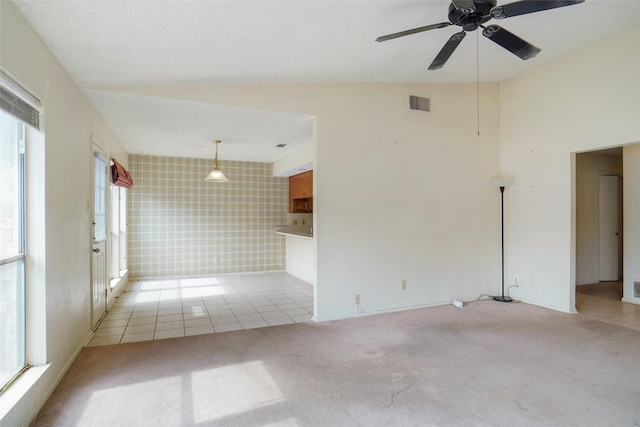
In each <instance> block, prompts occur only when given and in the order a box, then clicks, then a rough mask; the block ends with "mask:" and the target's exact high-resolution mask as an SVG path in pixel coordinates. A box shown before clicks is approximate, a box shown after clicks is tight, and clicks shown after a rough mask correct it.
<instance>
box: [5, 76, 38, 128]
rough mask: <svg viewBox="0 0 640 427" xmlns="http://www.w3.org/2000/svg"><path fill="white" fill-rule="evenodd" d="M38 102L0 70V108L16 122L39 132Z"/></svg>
mask: <svg viewBox="0 0 640 427" xmlns="http://www.w3.org/2000/svg"><path fill="white" fill-rule="evenodd" d="M40 104H41V102H40V100H38V99H37V98H36V97H34V96H33V95H31V94H30V93H29V92H28V91H27V90H26V89H24V88H23V87H22V86H21V85H20V84H19V83H17V82H16V81H15V80H13V79H12V78H11V77H9V76H8V75H7V74H6V73H5V72H4V71H2V70H0V108H2V109H3V110H4V111H6V112H7V113H9V114H11V115H12V116H13V117H15V118H17V119H18V120H20V121H22V122H24V123H26V124H28V125H29V126H33V127H34V128H36V129H38V130H40V110H38V108H37V106H39V105H40Z"/></svg>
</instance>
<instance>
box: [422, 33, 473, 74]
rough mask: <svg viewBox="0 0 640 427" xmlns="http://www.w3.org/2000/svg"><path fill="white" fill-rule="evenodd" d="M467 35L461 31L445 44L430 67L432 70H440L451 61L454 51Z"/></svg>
mask: <svg viewBox="0 0 640 427" xmlns="http://www.w3.org/2000/svg"><path fill="white" fill-rule="evenodd" d="M466 35H467V33H466V32H464V31H460V32H459V33H455V34H454V35H452V36H451V37H449V40H448V41H447V42H446V43H445V44H444V46H443V47H442V49H441V50H440V52H439V53H438V56H436V59H434V60H433V62H432V63H431V65H429V69H430V70H438V69H440V68H442V67H443V66H444V64H445V63H446V62H447V61H448V60H449V57H450V56H451V54H452V53H453V51H454V50H456V48H457V47H458V45H459V44H460V42H461V41H462V39H464V37H465V36H466Z"/></svg>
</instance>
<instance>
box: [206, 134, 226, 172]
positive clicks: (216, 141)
mask: <svg viewBox="0 0 640 427" xmlns="http://www.w3.org/2000/svg"><path fill="white" fill-rule="evenodd" d="M221 142H222V141H220V140H219V139H216V140H214V141H213V143H214V144H216V159H215V164H214V166H213V170H212V171H211V172H210V173H209V175H207V177H206V178H205V179H204V180H205V181H216V182H229V180H228V179H227V177H226V176H224V174H223V173H222V171H221V170H220V165H219V164H218V144H220V143H221Z"/></svg>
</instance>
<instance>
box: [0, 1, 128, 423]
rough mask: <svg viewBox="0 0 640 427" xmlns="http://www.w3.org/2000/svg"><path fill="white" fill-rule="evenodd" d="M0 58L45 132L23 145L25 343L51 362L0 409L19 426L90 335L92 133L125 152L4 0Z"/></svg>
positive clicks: (34, 356) (38, 360)
mask: <svg viewBox="0 0 640 427" xmlns="http://www.w3.org/2000/svg"><path fill="white" fill-rule="evenodd" d="M0 58H1V59H2V67H3V68H4V69H5V70H6V71H7V72H8V73H9V74H10V75H12V76H13V77H14V78H16V79H17V80H19V81H20V82H21V83H22V84H23V85H24V86H25V87H26V88H27V89H29V90H30V91H31V92H32V93H33V94H34V95H36V96H37V97H38V98H40V99H41V100H42V101H43V102H44V115H43V118H44V126H43V128H44V132H45V133H44V134H41V133H40V134H38V133H37V132H36V135H34V136H33V138H31V139H30V141H31V142H33V144H30V145H28V146H27V156H28V159H27V167H28V169H29V170H28V181H29V182H28V192H29V194H28V195H27V196H28V201H27V203H28V204H29V211H30V212H31V213H33V215H30V216H29V218H28V219H27V226H28V230H27V241H28V242H27V244H28V249H27V251H28V259H27V268H28V270H27V273H28V280H29V286H31V288H32V289H33V290H35V291H36V292H34V293H30V294H29V296H28V299H29V303H30V304H35V305H36V307H37V309H35V310H32V311H31V312H30V314H31V316H30V318H29V320H28V325H27V328H28V330H30V331H31V335H30V336H31V337H37V338H36V339H34V340H33V342H30V343H29V347H28V351H29V353H30V357H29V360H28V362H30V363H35V364H43V363H49V364H50V366H49V368H48V369H47V370H46V371H45V372H44V373H43V374H42V376H41V377H39V379H38V380H36V381H35V383H34V385H33V387H32V388H31V389H29V391H28V392H27V393H26V394H25V395H23V396H22V397H21V398H20V399H19V400H18V401H17V403H16V404H15V405H13V406H12V408H11V410H10V411H9V412H8V413H7V414H3V413H0V424H2V425H3V426H4V425H7V426H19V425H21V424H22V423H23V422H24V421H25V420H28V419H29V418H30V417H32V416H34V415H35V413H36V411H37V410H38V408H39V407H40V405H41V404H43V403H44V401H45V400H46V398H47V397H48V395H49V393H51V392H52V391H53V387H54V386H55V385H56V384H57V381H58V380H59V378H61V376H62V375H63V374H64V372H65V370H66V369H67V368H68V366H69V365H70V363H71V362H72V361H73V359H74V358H75V356H76V355H77V354H78V352H79V351H80V350H81V349H82V348H83V345H84V343H85V342H86V341H87V340H88V338H89V337H90V334H91V324H90V323H91V280H90V271H91V268H90V262H91V221H90V209H89V204H90V201H91V182H92V176H93V175H92V172H91V168H92V157H91V139H92V136H93V137H94V138H95V139H96V140H97V141H99V142H100V144H101V145H102V148H103V149H104V150H105V151H106V152H107V154H108V155H109V156H113V157H117V158H118V159H122V160H123V161H124V162H125V163H126V156H127V154H126V152H125V151H124V149H123V148H122V146H121V145H120V143H119V142H118V141H117V139H116V138H115V137H114V136H113V134H112V133H111V132H110V131H109V130H108V129H107V128H106V127H105V126H104V123H103V122H102V120H101V119H100V117H99V116H98V115H97V114H96V112H95V111H94V110H93V108H92V107H91V105H90V104H89V103H88V102H87V100H86V99H85V97H84V96H83V94H82V92H81V91H80V90H79V89H78V87H77V86H76V85H75V83H74V82H73V80H72V79H71V77H70V76H69V75H68V74H67V73H66V71H65V70H64V69H63V68H62V67H61V65H60V64H59V63H58V61H57V60H56V59H55V58H54V57H53V56H52V55H51V53H50V52H49V50H48V49H47V47H46V46H45V45H44V44H43V43H42V41H41V40H40V39H39V38H38V36H37V35H36V34H35V32H34V31H33V29H32V28H31V27H30V26H29V25H28V24H27V23H26V21H25V20H24V19H23V17H22V16H21V15H20V13H19V12H18V11H17V10H16V8H15V6H14V5H13V3H11V2H8V1H2V2H0ZM43 135H46V138H45V137H44V136H43ZM34 371H36V370H34ZM25 377H28V375H27V376H25ZM22 379H23V378H21V380H22ZM10 394H11V391H10V392H7V393H4V394H3V395H2V396H0V399H9V398H10V396H9V395H10ZM0 407H4V406H2V405H0Z"/></svg>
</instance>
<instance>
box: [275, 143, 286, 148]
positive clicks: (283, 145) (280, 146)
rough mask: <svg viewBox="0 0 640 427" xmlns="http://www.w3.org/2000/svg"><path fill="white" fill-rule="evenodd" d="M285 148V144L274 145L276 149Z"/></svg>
mask: <svg viewBox="0 0 640 427" xmlns="http://www.w3.org/2000/svg"><path fill="white" fill-rule="evenodd" d="M286 146H287V144H278V145H276V147H278V148H284V147H286Z"/></svg>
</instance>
